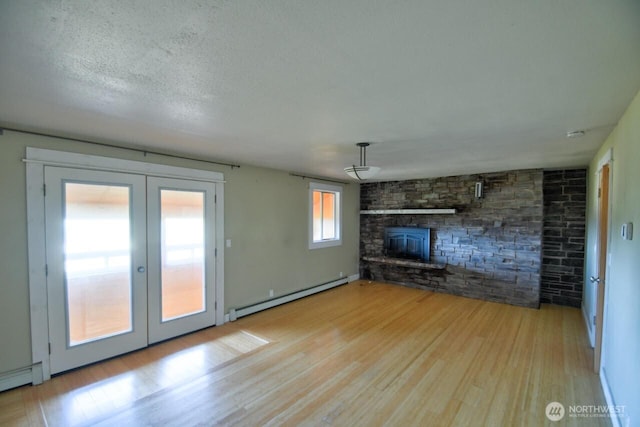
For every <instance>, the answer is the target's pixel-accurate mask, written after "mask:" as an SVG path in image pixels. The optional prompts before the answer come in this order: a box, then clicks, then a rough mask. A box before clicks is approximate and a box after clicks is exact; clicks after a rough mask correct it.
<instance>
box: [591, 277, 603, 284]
mask: <svg viewBox="0 0 640 427" xmlns="http://www.w3.org/2000/svg"><path fill="white" fill-rule="evenodd" d="M589 280H591V283H600V278H599V277H596V276H591V278H590V279H589Z"/></svg>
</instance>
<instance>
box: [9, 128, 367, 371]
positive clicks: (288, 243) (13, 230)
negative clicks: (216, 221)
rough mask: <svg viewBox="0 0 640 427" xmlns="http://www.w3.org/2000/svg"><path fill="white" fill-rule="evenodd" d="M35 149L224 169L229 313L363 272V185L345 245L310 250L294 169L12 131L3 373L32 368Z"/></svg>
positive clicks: (346, 202) (354, 199)
mask: <svg viewBox="0 0 640 427" xmlns="http://www.w3.org/2000/svg"><path fill="white" fill-rule="evenodd" d="M27 146H31V147H38V148H47V149H53V150H60V151H74V152H79V153H87V154H95V155H104V156H108V157H116V158H122V159H127V160H139V161H147V162H153V163H162V164H168V165H173V166H182V167H192V168H195V169H206V170H212V171H217V172H222V173H223V174H224V176H225V179H226V181H227V183H226V184H225V238H227V239H231V243H232V246H231V248H228V249H225V294H226V295H225V312H226V311H228V309H229V308H235V307H241V306H244V305H248V304H252V303H255V302H259V301H263V300H265V299H268V296H269V289H273V290H274V293H275V296H278V295H282V294H286V293H290V292H293V291H297V290H300V289H304V288H308V287H310V286H314V285H317V284H321V283H326V282H329V281H332V280H335V279H338V276H339V273H340V272H342V273H343V274H344V275H345V276H349V275H353V274H357V273H358V251H359V197H360V192H359V186H358V185H357V184H349V185H345V186H344V197H343V244H342V246H340V247H333V248H326V249H316V250H309V249H308V241H307V239H308V237H307V235H308V228H307V227H308V226H307V221H308V200H309V197H308V193H307V188H308V184H309V181H308V180H303V179H301V178H297V177H293V176H290V175H289V173H288V172H284V171H276V170H270V169H264V168H258V167H251V166H242V167H241V168H239V169H233V170H232V169H230V168H229V167H224V166H215V165H210V164H206V163H202V162H196V161H188V160H181V159H175V158H167V157H164V156H155V155H152V154H149V155H147V156H144V155H143V154H142V153H137V152H133V151H129V150H120V149H114V148H108V147H100V146H95V145H90V144H85V143H80V142H74V141H69V140H63V139H57V138H47V137H42V136H35V135H29V134H22V133H17V132H11V131H5V132H4V135H2V136H0V200H2V202H1V203H0V224H2V229H1V230H2V234H1V237H0V325H1V326H0V343H1V344H0V375H1V374H2V373H4V372H8V371H11V370H14V369H19V368H23V367H26V366H29V365H30V364H31V338H30V325H29V288H28V266H27V221H26V196H25V195H26V177H25V165H24V163H23V162H22V159H23V158H24V157H25V148H26V147H27Z"/></svg>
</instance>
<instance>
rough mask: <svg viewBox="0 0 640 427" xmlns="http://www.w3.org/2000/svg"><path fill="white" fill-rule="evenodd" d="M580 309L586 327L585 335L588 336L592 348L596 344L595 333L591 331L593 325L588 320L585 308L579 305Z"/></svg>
mask: <svg viewBox="0 0 640 427" xmlns="http://www.w3.org/2000/svg"><path fill="white" fill-rule="evenodd" d="M580 311H582V318H583V319H584V325H585V326H586V327H587V337H588V338H589V344H591V348H594V347H595V346H596V343H595V333H594V332H593V326H592V325H591V323H590V322H589V315H588V314H587V310H586V308H585V306H584V305H583V306H581V307H580Z"/></svg>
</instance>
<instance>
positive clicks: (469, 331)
mask: <svg viewBox="0 0 640 427" xmlns="http://www.w3.org/2000/svg"><path fill="white" fill-rule="evenodd" d="M592 357H593V356H592V350H591V349H590V348H589V345H588V341H587V337H586V332H585V328H584V323H583V319H582V317H581V313H580V311H579V310H577V309H573V308H567V307H559V306H551V305H543V306H542V308H541V309H540V310H532V309H526V308H520V307H514V306H509V305H503V304H496V303H489V302H484V301H478V300H473V299H467V298H461V297H456V296H451V295H445V294H437V293H432V292H428V291H422V290H417V289H409V288H404V287H400V286H393V285H386V284H381V283H375V282H374V283H370V282H367V281H357V282H353V283H351V284H348V285H344V286H341V287H338V288H335V289H332V290H329V291H326V292H323V293H321V294H317V295H314V296H312V297H308V298H305V299H302V300H298V301H296V302H293V303H289V304H286V305H283V306H280V307H277V308H274V309H271V310H267V311H264V312H261V313H257V314H254V315H252V316H248V317H244V318H241V319H239V320H238V321H236V322H232V323H228V324H225V325H224V326H221V327H214V328H210V329H207V330H203V331H200V332H197V333H194V334H191V335H187V336H184V337H180V338H177V339H174V340H171V341H168V342H165V343H162V344H159V345H155V346H152V347H150V348H148V349H145V350H141V351H138V352H134V353H131V354H128V355H124V356H122V357H118V358H115V359H112V360H108V361H105V362H102V363H97V364H94V365H92V366H89V367H86V368H82V369H78V370H76V371H73V372H68V373H65V374H62V375H59V376H57V377H55V378H53V379H52V380H51V381H48V382H46V383H44V384H42V385H39V386H25V387H21V388H18V389H14V390H10V391H7V392H4V393H0V425H3V426H5V425H10V426H12V425H24V426H41V425H48V426H72V425H102V426H120V427H124V426H141V425H156V426H192V425H239V426H263V425H291V426H299V425H310V426H358V425H362V426H377V425H389V426H440V425H442V426H450V425H451V426H520V425H523V426H529V425H530V426H539V425H576V426H590V425H610V421H609V420H608V419H606V418H603V419H598V418H591V419H585V418H580V419H577V418H570V417H569V416H568V415H567V416H565V418H564V419H563V420H562V421H561V422H559V423H551V422H550V421H548V420H547V419H546V417H545V412H544V411H545V407H546V405H547V404H548V403H549V402H552V401H558V402H561V403H563V404H564V405H565V407H567V406H568V405H602V404H605V403H604V398H603V395H602V393H601V389H600V385H599V381H598V377H597V376H596V375H595V374H594V373H593V372H592Z"/></svg>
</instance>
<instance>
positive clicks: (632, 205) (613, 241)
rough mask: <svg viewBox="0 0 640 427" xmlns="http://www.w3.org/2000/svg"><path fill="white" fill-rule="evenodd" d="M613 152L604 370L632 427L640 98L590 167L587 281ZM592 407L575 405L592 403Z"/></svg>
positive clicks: (639, 369) (638, 383) (638, 411)
mask: <svg viewBox="0 0 640 427" xmlns="http://www.w3.org/2000/svg"><path fill="white" fill-rule="evenodd" d="M610 148H611V149H613V162H612V172H613V174H612V177H611V180H612V182H611V185H612V192H611V229H610V230H609V233H610V241H609V253H610V264H609V267H608V282H607V297H606V304H607V309H606V315H605V318H604V322H605V330H604V337H605V338H604V342H603V354H602V357H603V364H604V365H603V366H604V375H605V377H606V380H607V382H608V383H609V386H610V389H611V394H612V397H613V399H614V404H616V405H625V408H624V412H625V415H626V416H628V417H629V418H630V422H629V424H625V423H626V421H625V420H622V425H639V424H640V187H638V185H639V184H640V93H638V94H637V95H636V97H635V100H634V101H633V102H632V103H631V105H630V106H629V108H628V109H627V111H626V112H625V114H624V115H623V117H622V118H621V119H620V121H619V123H618V125H617V127H616V128H615V130H614V131H613V132H612V133H611V135H610V136H609V138H608V139H607V141H606V142H605V143H604V145H603V146H602V147H601V148H600V150H599V151H598V154H596V156H595V157H594V158H593V161H592V162H591V164H590V165H589V178H590V179H589V189H588V198H587V216H588V218H587V254H586V255H587V256H586V269H585V279H587V278H588V277H590V276H591V275H593V274H595V271H594V267H593V266H594V263H595V259H596V254H595V246H594V244H595V241H596V237H597V184H598V183H597V179H596V173H597V171H598V161H599V160H600V159H601V158H602V157H603V156H604V155H605V153H606V152H607V150H609V149H610ZM626 222H633V223H634V226H635V230H634V237H633V240H630V241H629V240H623V239H622V237H621V235H620V229H621V226H622V224H623V223H626ZM593 294H594V289H593V285H591V283H590V282H589V281H588V280H585V291H584V299H583V301H584V302H583V309H584V310H585V314H586V316H585V317H587V318H588V319H592V316H593V313H594V308H595V301H594V298H593ZM589 403H590V402H576V404H589Z"/></svg>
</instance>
